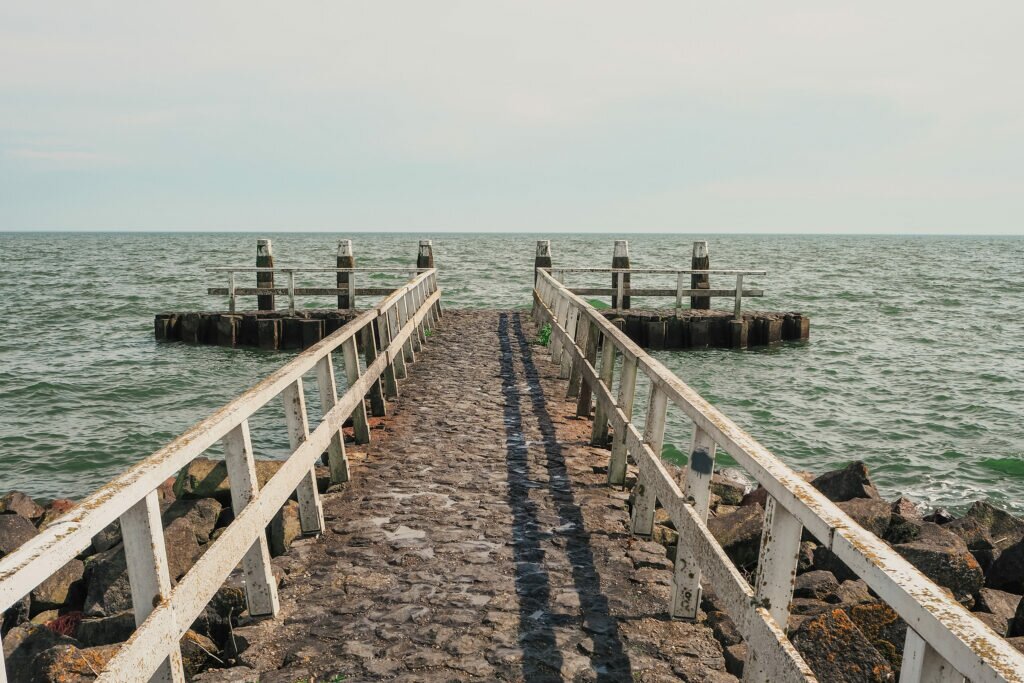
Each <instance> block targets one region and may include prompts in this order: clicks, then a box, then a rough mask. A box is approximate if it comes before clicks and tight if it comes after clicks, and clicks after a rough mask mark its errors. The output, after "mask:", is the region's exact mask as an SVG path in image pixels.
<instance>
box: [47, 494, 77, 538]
mask: <svg viewBox="0 0 1024 683" xmlns="http://www.w3.org/2000/svg"><path fill="white" fill-rule="evenodd" d="M75 505H77V503H75V501H73V500H71V499H70V498H58V499H57V500H53V501H50V504H49V505H47V506H46V512H44V513H43V519H42V520H41V521H40V522H39V530H40V531H42V530H43V529H45V528H46V527H48V526H50V525H51V524H53V523H54V522H56V521H57V520H58V519H60V518H61V517H63V516H64V515H66V514H67V513H69V512H71V510H72V509H74V507H75Z"/></svg>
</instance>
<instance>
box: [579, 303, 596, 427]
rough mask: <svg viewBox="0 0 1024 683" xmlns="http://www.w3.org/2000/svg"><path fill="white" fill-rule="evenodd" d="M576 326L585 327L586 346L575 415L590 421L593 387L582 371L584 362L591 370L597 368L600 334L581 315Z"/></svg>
mask: <svg viewBox="0 0 1024 683" xmlns="http://www.w3.org/2000/svg"><path fill="white" fill-rule="evenodd" d="M578 324H586V325H587V345H586V347H585V349H584V352H583V353H584V356H583V360H581V361H580V396H579V399H578V400H577V401H576V415H577V416H579V417H585V418H587V419H590V410H591V407H592V404H591V395H592V394H593V387H592V386H590V379H588V378H585V377H583V372H582V370H583V363H584V362H587V363H589V364H590V367H592V368H596V367H597V342H598V341H599V340H600V337H601V333H600V331H599V330H598V329H597V324H596V323H594V322H593V321H591V320H590V319H589V318H587V319H584V317H583V316H582V315H581V316H580V322H579V323H578Z"/></svg>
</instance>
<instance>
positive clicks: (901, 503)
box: [889, 496, 921, 519]
mask: <svg viewBox="0 0 1024 683" xmlns="http://www.w3.org/2000/svg"><path fill="white" fill-rule="evenodd" d="M889 509H890V510H891V511H892V514H894V515H899V516H900V517H905V518H907V519H921V508H919V507H918V506H917V503H915V502H914V501H912V500H910V499H909V498H907V497H906V496H900V497H899V498H897V499H896V500H894V501H893V503H892V505H891V506H890V508H889Z"/></svg>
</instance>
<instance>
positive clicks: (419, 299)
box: [412, 282, 427, 349]
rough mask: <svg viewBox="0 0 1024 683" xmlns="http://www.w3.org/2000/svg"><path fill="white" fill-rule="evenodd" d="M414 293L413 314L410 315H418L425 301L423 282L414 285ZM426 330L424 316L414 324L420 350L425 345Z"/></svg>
mask: <svg viewBox="0 0 1024 683" xmlns="http://www.w3.org/2000/svg"><path fill="white" fill-rule="evenodd" d="M414 291H415V295H414V302H415V303H414V305H413V313H412V314H413V315H416V314H418V313H419V312H420V309H421V308H423V302H425V301H426V300H427V296H426V294H424V293H423V282H420V283H419V284H418V285H416V287H414ZM426 329H427V319H426V317H425V316H424V317H422V318H420V321H419V322H418V323H417V324H416V336H417V338H418V339H419V340H420V349H422V348H423V345H424V344H426V343H427V333H426Z"/></svg>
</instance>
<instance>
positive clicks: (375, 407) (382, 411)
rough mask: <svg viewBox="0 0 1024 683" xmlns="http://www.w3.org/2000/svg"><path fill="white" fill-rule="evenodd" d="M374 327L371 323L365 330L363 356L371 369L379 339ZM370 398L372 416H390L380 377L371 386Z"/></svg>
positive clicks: (375, 358) (363, 333)
mask: <svg viewBox="0 0 1024 683" xmlns="http://www.w3.org/2000/svg"><path fill="white" fill-rule="evenodd" d="M373 328H374V325H373V324H372V323H371V324H369V325H367V326H366V327H364V328H363V330H362V332H361V334H362V335H363V355H364V356H365V357H366V366H367V367H369V366H370V365H372V364H373V361H375V360H377V337H376V335H374V333H373ZM368 395H369V397H370V414H371V415H373V416H374V417H384V416H386V415H387V414H388V409H387V405H386V404H385V403H384V391H383V389H382V388H381V386H380V377H378V378H377V379H376V380H375V381H374V382H373V384H371V385H370V391H369V392H368Z"/></svg>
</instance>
